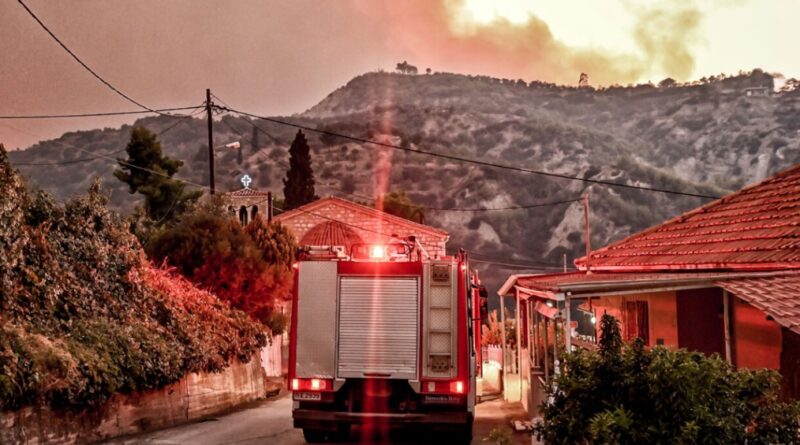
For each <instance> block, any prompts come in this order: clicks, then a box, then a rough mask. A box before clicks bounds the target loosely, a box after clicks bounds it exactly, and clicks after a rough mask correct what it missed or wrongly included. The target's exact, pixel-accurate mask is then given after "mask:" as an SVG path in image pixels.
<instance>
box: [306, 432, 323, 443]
mask: <svg viewBox="0 0 800 445" xmlns="http://www.w3.org/2000/svg"><path fill="white" fill-rule="evenodd" d="M326 435H327V432H326V431H324V430H312V429H309V428H303V438H304V439H305V440H306V442H308V443H322V442H325V436H326Z"/></svg>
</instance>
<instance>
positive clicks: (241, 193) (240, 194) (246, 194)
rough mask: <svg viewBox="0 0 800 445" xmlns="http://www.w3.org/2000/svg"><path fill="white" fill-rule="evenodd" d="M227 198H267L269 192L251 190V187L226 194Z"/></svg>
mask: <svg viewBox="0 0 800 445" xmlns="http://www.w3.org/2000/svg"><path fill="white" fill-rule="evenodd" d="M225 196H233V197H237V198H241V197H251V196H264V197H266V196H267V192H262V191H261V190H256V189H251V188H250V187H245V188H241V189H239V190H235V191H232V192H228V193H225Z"/></svg>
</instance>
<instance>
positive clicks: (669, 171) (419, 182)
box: [10, 72, 800, 282]
mask: <svg viewBox="0 0 800 445" xmlns="http://www.w3.org/2000/svg"><path fill="white" fill-rule="evenodd" d="M765 76H766V77H765ZM764 89H766V90H768V91H767V92H766V94H765V95H764V96H760V95H759V96H753V95H750V94H752V92H753V91H757V92H758V94H762V93H763V92H764ZM771 90H772V78H771V77H770V76H768V75H765V74H763V73H760V72H753V73H748V74H746V75H742V76H736V77H732V78H723V79H715V80H713V81H710V82H707V83H703V84H691V85H675V86H661V87H656V86H652V85H644V86H642V85H639V86H632V87H613V88H607V89H602V90H594V89H589V88H573V87H558V86H554V85H550V84H544V83H541V82H531V83H524V82H521V81H512V80H502V79H493V78H488V77H485V76H464V75H458V74H449V73H437V74H431V75H416V76H413V75H402V74H394V73H380V72H378V73H367V74H364V75H361V76H357V77H355V78H354V79H352V80H351V81H350V82H348V83H347V84H346V85H344V86H342V87H341V88H339V89H337V90H335V91H333V92H331V93H330V94H329V95H328V96H327V97H325V98H324V99H323V100H321V101H320V102H319V103H318V104H317V105H315V106H313V107H311V108H310V109H309V110H306V111H305V112H303V113H299V114H296V115H294V116H292V117H286V118H281V119H282V120H286V121H291V122H296V123H299V124H302V125H305V126H308V127H311V128H318V129H320V130H325V131H330V132H334V133H341V134H346V135H352V136H355V137H360V138H364V139H372V140H377V141H388V142H390V143H393V144H397V145H400V146H403V147H409V148H413V149H421V150H426V151H435V152H439V153H445V154H450V155H454V156H460V157H466V158H470V159H479V160H482V161H490V162H495V163H501V164H509V165H515V166H524V167H526V168H531V169H535V170H544V171H547V172H553V173H563V174H569V175H574V176H580V177H583V178H591V179H597V180H602V181H612V182H622V183H625V184H630V185H640V186H649V187H659V188H666V189H674V190H677V191H683V192H690V193H701V194H706V195H715V196H718V195H722V194H725V193H726V192H729V191H732V190H735V189H738V188H740V187H742V186H744V185H745V184H748V183H753V182H757V181H758V180H760V179H763V178H764V177H766V176H768V175H770V174H772V173H774V172H776V171H778V170H781V169H783V168H786V167H788V166H790V165H793V164H795V163H798V162H800V94H798V92H796V91H786V92H781V93H779V94H773V93H772V92H771ZM174 119H175V118H169V117H164V116H159V117H147V118H143V119H139V120H138V121H136V122H135V123H134V125H141V126H146V127H148V128H150V129H151V130H153V131H155V132H164V133H163V134H162V135H161V136H160V139H161V141H162V145H163V146H164V150H165V152H166V153H167V154H168V155H169V156H172V157H176V158H179V159H183V160H184V161H186V165H185V166H184V167H183V169H182V171H181V172H180V173H179V176H180V177H182V178H184V179H186V180H189V181H191V182H194V183H198V184H207V183H208V173H207V156H208V155H207V147H206V137H207V136H206V133H205V131H206V129H205V125H206V124H205V121H204V120H199V119H193V118H190V119H183V121H182V122H179V123H176V122H175V121H174ZM171 126H174V127H173V128H171V129H170V127H171ZM254 126H257V127H259V128H260V130H256V131H257V133H258V136H257V137H254ZM131 127H132V126H130V125H126V126H122V127H121V128H119V129H104V130H94V131H82V132H73V133H66V134H65V135H63V136H62V137H61V138H59V139H58V140H56V141H46V142H42V143H39V144H36V145H34V146H32V147H31V148H29V149H27V150H24V151H21V152H13V153H11V154H10V157H11V159H12V162H15V163H25V162H45V161H49V162H54V161H59V162H69V161H70V160H74V159H79V158H85V157H89V156H90V155H89V154H88V153H85V152H81V151H77V150H74V149H73V150H68V149H65V145H64V144H69V145H74V146H79V147H81V148H82V149H84V150H87V151H89V152H92V153H111V152H113V151H115V150H120V149H123V148H124V146H125V144H126V143H127V137H128V133H129V131H130V128H131ZM262 130H263V131H262ZM296 131H297V130H296V129H295V128H292V127H284V126H279V125H276V124H274V123H269V122H265V121H261V120H251V119H248V118H244V117H237V116H232V115H226V116H223V117H221V118H218V119H217V120H216V121H215V143H217V144H224V143H226V142H229V141H231V140H240V141H241V142H242V146H243V150H244V162H243V163H242V164H241V165H239V164H237V163H236V155H235V153H232V152H228V153H221V154H220V156H219V157H218V158H217V162H216V164H217V165H216V168H217V189H218V190H233V189H236V188H238V187H240V185H239V184H238V178H239V177H240V176H241V175H242V174H244V173H248V174H250V176H251V177H253V178H254V180H255V182H254V186H255V187H258V188H262V189H270V190H272V191H273V192H277V193H280V191H281V189H282V184H281V181H280V180H281V178H282V176H284V175H285V169H286V165H288V164H287V162H288V161H287V159H288V153H287V152H288V147H289V144H290V143H291V140H292V139H293V136H294V133H295V132H296ZM307 136H308V137H309V144H310V146H311V147H312V156H313V167H314V172H315V176H316V179H317V182H318V191H317V193H318V194H319V195H320V196H323V195H325V194H337V195H342V196H344V197H345V198H348V199H354V200H362V199H365V197H371V196H375V195H376V194H377V193H378V192H380V191H388V190H404V191H406V192H407V193H408V195H409V196H410V197H411V198H412V199H413V200H414V201H416V202H418V203H420V204H423V205H425V206H426V207H428V208H429V209H430V210H428V212H427V221H428V222H429V223H430V224H433V225H437V226H439V227H442V228H444V229H445V230H448V231H449V232H450V233H451V242H450V244H451V245H453V246H456V247H459V246H465V247H468V250H470V251H473V252H480V254H479V255H476V256H475V258H476V260H479V259H484V260H490V261H494V262H505V263H526V262H530V263H533V262H536V263H537V264H538V263H544V264H547V265H548V266H547V267H548V269H539V270H540V271H545V270H551V269H550V268H553V269H555V268H556V267H557V266H558V265H560V264H561V263H562V255H564V254H566V255H567V256H568V258H569V259H574V258H575V257H577V256H580V255H581V254H582V252H583V250H584V245H583V220H582V218H583V214H582V210H581V209H580V204H577V203H572V204H562V205H556V206H549V207H540V208H534V209H527V210H509V211H503V212H499V211H498V212H491V211H484V212H463V211H458V212H457V211H449V212H448V211H441V210H433V209H434V208H485V207H490V208H491V207H507V206H521V205H531V204H537V203H547V202H552V201H561V200H568V199H573V198H577V197H580V196H582V195H584V194H585V193H587V192H588V193H590V195H591V209H592V245H593V246H595V247H599V246H601V245H605V244H607V243H608V242H610V241H613V240H616V239H619V238H621V237H623V236H626V235H628V234H630V233H633V232H635V231H638V230H642V229H644V228H646V227H649V226H651V225H654V224H656V223H658V222H660V221H663V220H665V219H667V218H670V217H673V216H675V215H677V214H679V213H681V212H684V211H687V210H690V209H692V208H694V207H697V206H699V205H701V204H703V203H704V202H706V200H702V199H697V198H691V197H686V196H671V195H665V194H662V193H655V192H644V191H637V190H631V189H624V188H616V187H608V186H602V185H598V184H587V183H583V182H581V181H568V180H562V179H554V178H548V177H542V176H537V175H532V174H523V173H516V172H509V171H505V170H499V169H494V168H487V167H479V166H475V165H470V164H464V163H458V162H455V161H452V160H445V159H441V158H431V157H427V156H424V155H419V154H414V153H410V152H405V151H400V150H392V149H389V148H386V147H379V146H375V145H372V144H362V143H356V142H353V141H350V140H344V139H341V138H336V137H333V136H330V135H319V134H307ZM256 139H257V140H256ZM123 154H124V153H122V154H114V155H111V157H114V156H122V155H123ZM19 167H20V169H21V170H22V172H23V173H24V174H25V175H26V176H27V177H28V178H29V181H30V182H31V183H32V184H34V185H37V186H39V187H41V188H43V189H46V190H49V191H52V192H54V194H55V195H56V196H57V197H59V198H62V199H63V198H65V197H67V196H69V195H70V194H74V193H77V192H79V191H82V190H85V189H86V188H87V187H88V181H89V180H90V178H91V177H93V176H95V175H100V176H101V177H103V178H104V180H105V186H106V187H108V188H109V189H110V190H111V193H112V196H111V201H112V204H113V205H115V206H116V207H117V208H118V209H119V210H121V211H128V210H130V209H131V207H132V205H133V204H134V203H135V202H136V199H135V198H134V197H133V196H131V195H129V194H128V193H127V190H126V188H125V187H124V184H121V183H119V182H118V181H116V180H115V179H113V177H112V176H111V172H112V171H113V168H114V162H113V161H111V160H109V159H107V158H99V159H95V160H91V161H88V162H81V163H74V164H67V165H63V166H46V167H45V166H41V167H43V168H42V169H40V170H37V169H36V167H35V166H23V165H20V166H19ZM500 259H503V260H504V261H500ZM511 271H513V269H502V270H501V269H500V268H499V267H497V266H495V267H492V268H491V269H490V270H488V271H487V273H488V274H490V275H491V276H492V281H494V282H497V280H499V279H500V278H499V277H502V276H503V275H504V274H506V275H507V274H508V273H511Z"/></svg>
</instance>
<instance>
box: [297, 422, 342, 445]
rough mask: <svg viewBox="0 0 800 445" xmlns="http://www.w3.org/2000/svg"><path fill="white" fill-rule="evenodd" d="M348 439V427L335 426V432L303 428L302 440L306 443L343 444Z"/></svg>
mask: <svg viewBox="0 0 800 445" xmlns="http://www.w3.org/2000/svg"><path fill="white" fill-rule="evenodd" d="M349 437H350V425H347V424H342V425H337V426H336V430H335V431H328V430H314V429H310V428H303V438H305V440H306V442H308V443H324V442H344V441H346V440H347V439H348V438H349Z"/></svg>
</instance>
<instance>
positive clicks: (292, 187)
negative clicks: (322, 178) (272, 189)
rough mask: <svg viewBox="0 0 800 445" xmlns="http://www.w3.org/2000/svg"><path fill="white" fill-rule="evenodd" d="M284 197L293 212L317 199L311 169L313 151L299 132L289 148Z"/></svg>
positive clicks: (287, 208) (288, 207)
mask: <svg viewBox="0 0 800 445" xmlns="http://www.w3.org/2000/svg"><path fill="white" fill-rule="evenodd" d="M283 196H284V199H285V200H286V206H285V208H284V209H283V210H291V209H295V208H297V207H300V206H302V205H305V204H308V203H309V202H312V201H314V200H316V199H317V196H316V195H315V194H314V171H313V170H312V169H311V151H310V149H309V148H308V142H307V141H306V136H305V135H304V134H303V132H302V131H300V130H298V131H297V135H296V136H295V138H294V141H293V142H292V146H291V147H290V148H289V171H288V172H286V179H284V180H283Z"/></svg>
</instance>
